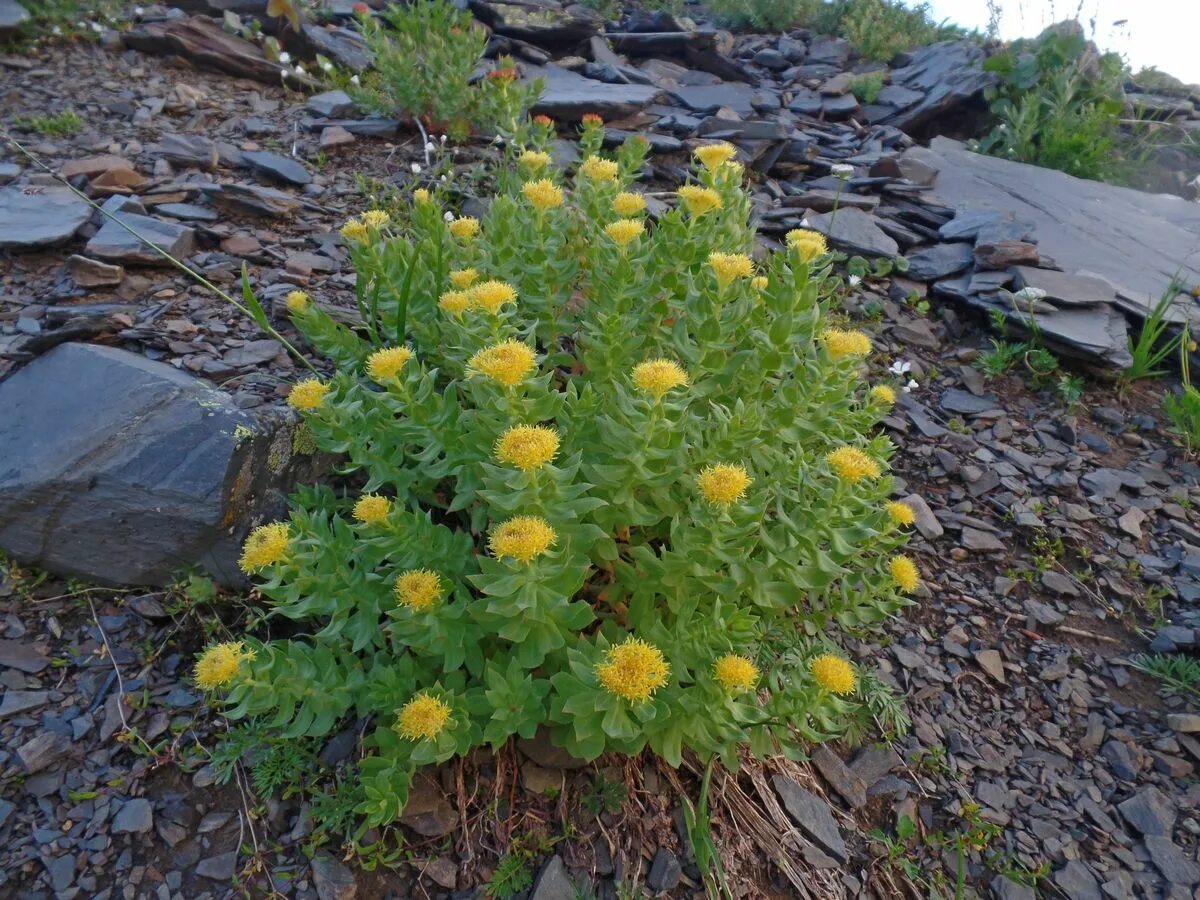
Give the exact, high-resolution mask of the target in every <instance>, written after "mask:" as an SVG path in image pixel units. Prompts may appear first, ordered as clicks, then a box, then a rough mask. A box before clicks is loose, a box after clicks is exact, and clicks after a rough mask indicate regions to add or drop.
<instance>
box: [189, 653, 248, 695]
mask: <svg viewBox="0 0 1200 900" xmlns="http://www.w3.org/2000/svg"><path fill="white" fill-rule="evenodd" d="M253 659H254V651H253V650H250V649H248V648H247V647H246V645H245V644H244V643H242V642H241V641H228V642H226V643H224V644H213V645H212V646H211V647H205V648H204V652H203V653H201V654H200V656H199V658H198V659H197V660H196V667H195V669H193V670H192V674H193V676H194V677H195V679H196V687H198V688H200V689H201V690H205V691H213V690H216V689H217V688H219V687H224V686H225V685H227V684H229V683H230V682H232V681H233V680H234V679H235V678H237V676H238V673H239V672H240V671H241V668H242V663H247V662H250V661H252V660H253Z"/></svg>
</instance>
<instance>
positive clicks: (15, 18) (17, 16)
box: [0, 0, 29, 35]
mask: <svg viewBox="0 0 1200 900" xmlns="http://www.w3.org/2000/svg"><path fill="white" fill-rule="evenodd" d="M27 21H29V11H28V10H26V9H25V7H24V6H22V5H21V4H20V3H18V2H17V0H0V34H3V35H7V34H9V33H10V32H13V31H16V30H17V29H18V28H20V27H21V26H22V25H24V24H25V23H26V22H27Z"/></svg>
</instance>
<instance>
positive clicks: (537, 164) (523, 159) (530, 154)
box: [517, 150, 550, 172]
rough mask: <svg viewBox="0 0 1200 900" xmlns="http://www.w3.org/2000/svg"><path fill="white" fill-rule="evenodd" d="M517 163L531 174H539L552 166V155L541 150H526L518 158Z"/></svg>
mask: <svg viewBox="0 0 1200 900" xmlns="http://www.w3.org/2000/svg"><path fill="white" fill-rule="evenodd" d="M517 162H519V163H520V164H521V165H523V166H524V167H525V168H527V169H528V170H529V171H530V172H538V171H540V170H542V169H544V168H546V166H548V165H550V154H549V153H543V152H542V151H541V150H526V151H525V152H524V153H522V154H521V155H520V156H519V157H517Z"/></svg>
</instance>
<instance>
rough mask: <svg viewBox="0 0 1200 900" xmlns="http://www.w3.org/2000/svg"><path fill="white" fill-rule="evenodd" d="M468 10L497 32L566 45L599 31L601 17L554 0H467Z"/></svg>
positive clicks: (542, 44)
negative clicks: (510, 0) (520, 0)
mask: <svg viewBox="0 0 1200 900" xmlns="http://www.w3.org/2000/svg"><path fill="white" fill-rule="evenodd" d="M470 6H471V11H472V12H474V13H475V15H476V16H477V17H478V18H479V19H480V20H481V21H483V22H485V23H487V24H488V25H490V26H491V27H492V30H493V31H495V32H496V34H502V35H505V36H506V37H513V38H517V39H519V40H522V41H529V42H530V43H531V44H537V45H538V46H540V47H568V46H573V45H575V44H578V43H580V42H582V41H586V40H587V39H588V38H589V37H591V36H592V35H594V34H599V33H600V32H601V30H602V29H603V27H604V20H603V19H602V18H601V17H600V15H599V14H598V13H596V12H595V11H594V10H592V9H589V8H588V7H586V6H583V5H581V4H572V5H571V6H567V7H566V8H564V7H563V6H562V5H561V4H559V3H558V2H556V0H522V2H520V3H507V2H503V0H470Z"/></svg>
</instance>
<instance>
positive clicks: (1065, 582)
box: [1041, 569, 1079, 597]
mask: <svg viewBox="0 0 1200 900" xmlns="http://www.w3.org/2000/svg"><path fill="white" fill-rule="evenodd" d="M1041 581H1042V587H1044V588H1045V589H1046V590H1048V591H1050V592H1051V593H1053V594H1057V595H1058V596H1060V597H1078V596H1079V587H1078V586H1077V585H1076V584H1075V582H1074V581H1072V580H1071V579H1070V578H1069V577H1068V576H1066V575H1064V574H1063V573H1062V572H1056V571H1055V570H1054V569H1047V570H1046V571H1045V572H1043V573H1042V578H1041Z"/></svg>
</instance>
